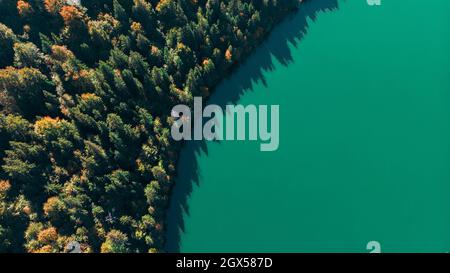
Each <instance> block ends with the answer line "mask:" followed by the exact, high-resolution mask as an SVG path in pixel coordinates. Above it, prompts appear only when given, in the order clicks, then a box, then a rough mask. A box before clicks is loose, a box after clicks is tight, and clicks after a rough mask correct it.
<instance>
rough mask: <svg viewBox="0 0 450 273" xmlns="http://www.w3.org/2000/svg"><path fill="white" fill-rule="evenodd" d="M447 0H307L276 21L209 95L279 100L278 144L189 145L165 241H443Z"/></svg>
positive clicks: (250, 245)
mask: <svg viewBox="0 0 450 273" xmlns="http://www.w3.org/2000/svg"><path fill="white" fill-rule="evenodd" d="M319 2H320V3H319ZM449 10H450V1H447V0H430V1H419V0H407V1H406V0H405V1H402V0H382V5H381V6H378V7H371V6H368V5H367V3H366V1H365V0H349V1H331V0H315V1H314V0H313V1H309V2H308V3H306V4H304V5H303V6H302V8H301V9H300V10H299V11H298V12H297V13H295V14H294V15H293V16H291V17H290V18H287V19H286V20H285V21H284V22H282V23H281V24H280V25H279V26H278V27H277V28H275V30H274V31H273V33H272V35H271V36H270V37H269V38H268V40H267V41H266V42H265V43H264V44H263V45H262V46H261V47H260V48H259V49H257V50H256V51H255V52H254V54H253V55H252V56H250V57H249V59H248V61H247V62H245V63H244V64H243V65H242V66H241V67H240V68H238V69H237V71H236V72H235V73H234V74H233V75H232V76H231V77H230V78H228V79H226V80H224V82H223V83H222V84H221V85H220V86H219V87H218V88H217V90H216V91H215V94H214V95H213V97H212V98H211V101H210V102H211V103H216V104H220V105H225V104H229V103H234V104H243V105H248V104H256V105H260V104H263V105H273V104H278V105H280V147H279V149H278V150H277V151H275V152H260V151H259V144H260V143H258V142H254V141H253V142H250V141H246V142H244V141H242V142H238V141H221V142H190V143H188V144H187V146H186V147H185V148H184V150H183V152H182V154H181V158H180V162H179V172H178V180H177V185H176V186H175V189H174V193H173V196H172V201H171V206H170V209H169V218H168V232H167V234H168V236H167V237H168V238H167V241H168V242H167V249H168V251H181V252H368V250H366V244H367V243H368V242H369V241H378V242H379V243H380V245H381V250H382V251H383V252H446V251H450V17H449V16H448V11H449Z"/></svg>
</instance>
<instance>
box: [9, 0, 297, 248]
mask: <svg viewBox="0 0 450 273" xmlns="http://www.w3.org/2000/svg"><path fill="white" fill-rule="evenodd" d="M298 3H299V0H228V1H227V0H224V1H219V0H160V1H159V0H81V1H75V0H72V1H69V0H19V1H17V0H2V1H0V252H25V251H26V252H63V251H65V249H66V246H67V244H68V243H69V242H72V241H77V242H79V243H80V244H81V249H82V251H83V252H159V251H163V248H162V246H163V238H164V237H163V235H164V229H165V228H164V218H165V217H164V213H165V208H166V206H167V201H168V192H169V190H170V188H171V186H172V184H173V181H174V175H175V163H176V161H177V156H178V152H179V149H180V144H179V143H176V142H174V141H172V140H171V139H170V136H169V128H170V125H171V123H172V122H173V120H172V119H171V117H170V110H169V109H171V108H172V107H173V106H174V105H176V104H179V103H184V104H191V101H192V98H193V97H194V96H204V97H207V96H209V94H210V92H211V89H212V88H213V87H214V86H215V85H216V84H217V83H218V81H219V80H220V79H221V78H222V77H223V76H224V75H226V73H227V72H229V70H230V69H231V68H232V67H233V65H234V64H235V63H237V62H239V61H241V60H242V59H243V57H244V56H245V55H246V53H248V52H249V51H251V50H252V49H253V48H254V47H255V46H256V45H257V44H258V43H259V42H260V41H261V40H262V39H263V38H264V36H265V34H266V33H267V32H268V31H269V30H270V29H271V27H272V26H273V25H274V24H275V23H276V22H277V21H278V20H279V19H281V18H282V17H283V16H284V15H285V14H287V13H288V12H289V11H291V10H293V9H295V8H296V7H297V5H298Z"/></svg>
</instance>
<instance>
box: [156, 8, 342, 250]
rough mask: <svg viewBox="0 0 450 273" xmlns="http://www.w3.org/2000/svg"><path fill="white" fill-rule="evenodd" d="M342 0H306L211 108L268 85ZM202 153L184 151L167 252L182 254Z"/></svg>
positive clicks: (189, 147) (202, 149)
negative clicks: (311, 26)
mask: <svg viewBox="0 0 450 273" xmlns="http://www.w3.org/2000/svg"><path fill="white" fill-rule="evenodd" d="M338 1H339V0H306V1H305V2H304V3H303V4H301V5H300V7H299V9H298V11H296V12H294V13H293V14H292V15H290V16H288V18H286V19H285V20H284V21H283V22H281V23H280V24H278V25H277V26H276V27H275V28H274V29H273V30H272V32H271V33H270V35H269V37H268V38H267V39H266V41H264V42H263V43H262V44H261V45H259V46H258V47H257V48H256V49H255V50H254V51H253V53H252V55H251V56H250V57H249V58H248V59H247V60H246V61H245V62H244V63H243V64H242V65H241V66H240V67H238V68H237V69H236V73H233V74H232V75H231V76H230V77H229V78H227V79H226V90H223V89H225V88H224V84H223V83H222V84H220V85H219V86H218V87H217V89H216V90H215V92H214V93H213V95H212V96H211V97H210V99H209V100H208V104H217V105H220V106H222V107H224V106H225V105H227V104H235V103H237V102H238V101H239V99H240V97H241V96H242V95H243V94H244V93H245V92H248V91H252V89H253V84H254V83H258V82H260V83H262V84H264V85H266V80H265V77H264V75H263V73H264V72H267V71H274V70H275V66H274V64H273V58H275V59H276V60H277V61H278V62H279V63H280V64H282V65H283V66H288V65H289V64H290V63H292V62H293V57H292V55H291V50H290V48H289V46H290V45H292V46H294V47H297V46H298V44H299V43H300V42H301V40H302V38H303V37H304V36H305V35H306V33H307V30H308V20H313V21H315V20H316V16H317V15H318V13H320V12H326V11H333V10H336V9H338V7H339V4H338ZM201 153H204V154H206V155H207V154H208V150H207V147H206V143H205V142H204V141H190V142H188V143H186V145H185V146H184V148H183V149H182V151H181V154H180V157H179V161H178V170H177V171H178V173H177V179H176V184H175V186H174V188H173V190H172V194H171V196H170V198H171V200H170V205H169V208H168V211H167V219H166V227H167V229H166V235H165V236H166V245H165V249H166V251H167V252H179V251H180V243H181V242H180V239H181V233H182V232H184V230H185V227H184V219H183V215H184V214H186V215H189V205H188V199H189V196H190V195H191V192H192V189H193V184H194V183H195V184H197V185H199V181H200V173H199V170H198V162H197V156H198V155H199V154H201Z"/></svg>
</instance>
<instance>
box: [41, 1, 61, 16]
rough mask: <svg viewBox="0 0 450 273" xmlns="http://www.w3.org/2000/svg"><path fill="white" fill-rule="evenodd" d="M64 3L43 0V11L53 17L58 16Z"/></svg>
mask: <svg viewBox="0 0 450 273" xmlns="http://www.w3.org/2000/svg"><path fill="white" fill-rule="evenodd" d="M64 3H65V1H64V0H45V1H44V6H45V10H46V11H47V12H48V13H51V14H53V15H55V14H58V13H59V11H60V10H61V8H62V7H63V6H64Z"/></svg>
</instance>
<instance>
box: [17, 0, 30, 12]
mask: <svg viewBox="0 0 450 273" xmlns="http://www.w3.org/2000/svg"><path fill="white" fill-rule="evenodd" d="M17 11H18V12H19V15H21V16H28V15H30V14H31V13H32V12H33V8H32V7H31V5H30V3H28V2H26V1H23V0H19V1H17Z"/></svg>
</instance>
